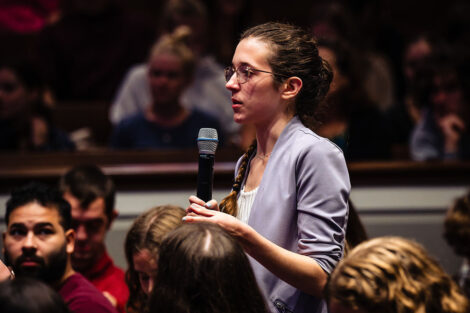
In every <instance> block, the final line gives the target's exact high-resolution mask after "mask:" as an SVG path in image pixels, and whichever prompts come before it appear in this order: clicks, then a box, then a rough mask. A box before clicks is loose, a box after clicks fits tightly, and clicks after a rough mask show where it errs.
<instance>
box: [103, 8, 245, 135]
mask: <svg viewBox="0 0 470 313" xmlns="http://www.w3.org/2000/svg"><path fill="white" fill-rule="evenodd" d="M207 18H208V13H207V9H206V7H205V6H204V4H203V3H202V2H201V1H199V0H169V1H168V2H167V5H166V7H165V9H164V12H163V16H162V31H163V33H167V34H169V33H172V32H173V31H174V30H175V29H176V28H177V27H178V26H182V25H184V26H188V27H189V28H190V29H191V35H190V37H189V38H188V40H189V42H188V46H189V48H190V50H191V51H192V52H193V54H194V60H195V68H194V76H193V77H192V79H190V80H189V81H187V85H186V86H185V89H184V90H183V91H182V93H181V95H180V97H179V98H180V104H181V106H183V107H185V108H186V109H192V108H196V109H199V110H201V111H205V112H208V113H210V114H212V115H213V116H215V117H216V118H217V119H218V121H219V123H220V125H221V127H222V129H223V131H224V133H225V134H227V136H228V138H230V139H231V140H235V141H236V140H237V132H238V129H239V126H238V125H237V124H236V123H235V122H234V121H233V112H232V107H231V100H230V92H228V91H227V90H226V89H225V80H224V75H223V67H222V66H221V65H219V64H218V63H217V62H216V61H215V58H214V57H213V56H212V55H210V53H209V51H208V48H209V44H208V41H209V39H210V38H208V29H207V27H208V20H207ZM149 65H150V63H148V64H141V65H138V66H135V67H133V68H131V69H130V71H129V72H128V73H127V75H126V77H125V79H124V81H123V82H122V84H121V87H120V88H119V91H118V93H117V95H116V98H115V100H114V102H113V105H112V107H111V110H110V120H111V122H112V123H113V124H118V123H119V122H120V121H122V120H123V119H124V118H126V117H129V116H132V115H134V114H136V113H139V112H140V113H142V112H146V111H147V110H148V108H149V107H151V106H152V102H153V100H154V99H152V97H153V96H154V93H155V91H153V92H152V91H151V90H150V89H151V88H152V87H151V86H150V85H149V81H148V78H147V76H148V73H149V68H148V66H149Z"/></svg>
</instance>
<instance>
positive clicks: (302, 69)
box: [226, 23, 332, 126]
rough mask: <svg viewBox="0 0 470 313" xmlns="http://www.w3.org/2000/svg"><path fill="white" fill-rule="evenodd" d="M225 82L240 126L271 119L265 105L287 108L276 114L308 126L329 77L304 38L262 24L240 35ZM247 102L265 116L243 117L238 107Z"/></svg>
mask: <svg viewBox="0 0 470 313" xmlns="http://www.w3.org/2000/svg"><path fill="white" fill-rule="evenodd" d="M235 69H236V70H237V73H236V74H235V75H233V74H234V73H235ZM259 70H261V71H265V72H269V73H265V72H260V71H259ZM230 74H231V75H230ZM226 78H227V80H228V82H227V89H229V90H230V91H232V96H233V98H234V101H235V102H234V111H235V116H234V118H235V119H236V120H237V119H240V121H239V122H241V123H242V122H245V120H246V122H253V123H256V122H260V121H259V120H258V119H266V118H272V116H271V113H270V112H271V111H272V110H270V108H266V105H267V104H266V103H269V102H270V100H275V102H283V103H285V104H287V106H285V105H284V106H285V107H281V109H284V111H286V110H287V111H289V112H290V113H293V114H294V115H298V116H299V118H300V119H301V120H302V122H303V123H304V124H305V125H306V126H310V125H311V124H312V123H313V122H314V118H313V114H314V112H315V109H316V107H317V105H318V103H319V102H320V101H321V100H322V99H323V97H324V96H325V94H326V93H327V92H328V88H329V84H330V82H331V79H332V73H331V71H330V69H329V66H328V65H327V63H326V62H325V61H324V60H323V59H322V58H321V57H320V56H319V54H318V48H317V44H316V42H315V40H314V39H313V38H312V36H311V35H310V34H309V33H307V32H305V31H304V30H302V29H301V28H298V27H296V26H293V25H289V24H282V23H265V24H261V25H258V26H255V27H252V28H250V29H248V30H246V31H245V32H244V33H243V34H242V36H241V40H240V43H239V44H238V46H237V49H236V50H235V54H234V56H233V60H232V68H231V69H230V70H229V71H227V76H226ZM268 87H270V89H268ZM240 102H241V103H240ZM251 102H253V103H254V102H260V103H258V107H260V106H261V105H262V104H263V105H262V106H261V107H260V108H259V110H262V109H264V111H262V112H258V110H256V111H254V112H253V115H254V116H252V117H243V116H242V115H243V114H242V113H240V112H239V110H238V109H239V108H238V107H242V109H243V108H244V107H246V106H248V105H249V104H250V103H251ZM247 109H248V108H246V110H247ZM242 111H243V110H242ZM275 111H279V109H278V108H276V110H275ZM284 113H285V112H284ZM238 115H240V116H238Z"/></svg>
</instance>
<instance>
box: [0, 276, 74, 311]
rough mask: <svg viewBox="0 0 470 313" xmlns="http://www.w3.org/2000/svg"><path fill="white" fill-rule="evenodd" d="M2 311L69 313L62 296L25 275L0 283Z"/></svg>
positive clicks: (0, 305)
mask: <svg viewBox="0 0 470 313" xmlns="http://www.w3.org/2000/svg"><path fill="white" fill-rule="evenodd" d="M0 308H2V313H50V312H54V313H69V312H70V311H69V309H68V308H67V305H66V304H65V302H64V300H63V299H62V297H61V296H60V295H59V294H58V293H57V292H56V291H54V290H53V289H52V288H51V287H49V286H48V285H46V284H44V283H42V282H40V281H38V280H35V279H32V278H26V277H18V278H16V279H13V280H7V281H4V282H1V283H0Z"/></svg>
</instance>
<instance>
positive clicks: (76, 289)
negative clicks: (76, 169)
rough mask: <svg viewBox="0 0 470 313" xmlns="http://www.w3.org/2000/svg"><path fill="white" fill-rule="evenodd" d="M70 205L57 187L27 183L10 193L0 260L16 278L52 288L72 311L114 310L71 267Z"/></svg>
mask: <svg viewBox="0 0 470 313" xmlns="http://www.w3.org/2000/svg"><path fill="white" fill-rule="evenodd" d="M70 211H71V210H70V205H69V203H68V202H67V201H65V200H64V199H63V198H62V196H61V194H60V193H59V191H58V190H56V189H54V188H51V187H49V186H46V185H43V184H39V183H30V184H28V185H26V186H23V187H21V188H19V189H16V190H14V191H13V192H12V194H11V197H10V199H9V200H8V201H7V204H6V211H5V222H6V226H7V227H6V231H5V233H3V252H4V257H5V262H6V264H7V265H9V266H11V267H12V269H13V271H14V273H15V275H16V277H31V278H36V279H39V280H41V281H43V282H45V283H46V284H48V285H49V286H51V287H52V288H54V289H55V290H56V291H57V292H58V293H59V294H60V295H61V296H62V299H63V300H64V301H65V303H66V304H67V306H68V308H69V310H70V311H71V312H72V313H90V312H93V313H116V312H117V311H116V310H115V309H114V308H113V306H112V305H111V303H110V302H109V301H108V300H107V299H106V298H105V297H104V296H103V295H102V293H101V292H100V291H98V289H96V288H95V287H94V286H93V285H92V284H91V283H90V282H89V281H88V280H86V279H85V278H84V277H83V276H82V275H80V274H78V273H76V272H75V271H74V270H73V268H72V253H73V251H74V247H75V232H74V230H73V229H72V221H71V213H70Z"/></svg>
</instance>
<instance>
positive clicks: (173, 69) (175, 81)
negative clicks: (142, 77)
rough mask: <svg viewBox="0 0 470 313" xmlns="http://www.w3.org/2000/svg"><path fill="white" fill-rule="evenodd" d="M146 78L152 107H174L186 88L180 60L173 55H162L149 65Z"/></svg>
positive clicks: (186, 81) (185, 79)
mask: <svg viewBox="0 0 470 313" xmlns="http://www.w3.org/2000/svg"><path fill="white" fill-rule="evenodd" d="M148 78H149V83H150V90H151V93H152V98H153V103H154V105H157V106H161V107H160V108H163V106H165V105H174V104H175V103H178V101H179V97H180V95H181V93H182V92H183V90H184V88H185V87H186V86H187V83H188V80H189V79H188V78H187V77H185V73H184V71H183V64H182V62H181V59H180V58H179V57H178V56H176V55H173V54H169V53H163V54H158V55H156V56H154V57H153V58H152V60H151V61H150V63H149V71H148Z"/></svg>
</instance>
